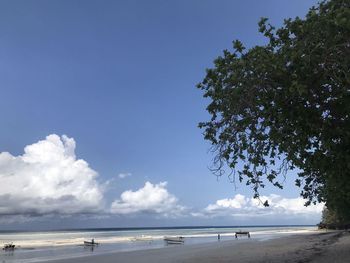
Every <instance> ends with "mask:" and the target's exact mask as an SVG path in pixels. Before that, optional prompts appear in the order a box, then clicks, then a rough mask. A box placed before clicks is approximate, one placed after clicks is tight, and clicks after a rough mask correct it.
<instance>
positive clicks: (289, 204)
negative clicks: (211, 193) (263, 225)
mask: <svg viewBox="0 0 350 263" xmlns="http://www.w3.org/2000/svg"><path fill="white" fill-rule="evenodd" d="M260 198H261V200H268V202H269V205H270V206H269V207H264V206H263V205H262V203H261V201H259V200H257V199H254V198H248V197H245V196H244V195H241V194H236V195H235V196H234V197H233V198H225V199H220V200H217V201H216V202H215V203H214V204H210V205H208V206H207V207H206V208H205V209H204V210H203V211H202V212H200V213H194V214H193V215H194V216H202V217H220V216H232V217H271V216H319V215H320V214H321V212H322V209H323V206H324V204H317V205H310V206H308V207H305V206H304V203H305V200H304V199H303V198H301V197H297V198H284V197H282V196H280V195H275V194H271V195H268V196H261V197H260Z"/></svg>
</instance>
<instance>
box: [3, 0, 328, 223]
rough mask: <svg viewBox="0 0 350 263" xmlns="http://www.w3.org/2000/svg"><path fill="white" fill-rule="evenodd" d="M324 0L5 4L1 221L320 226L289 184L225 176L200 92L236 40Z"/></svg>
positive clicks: (250, 38)
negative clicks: (256, 190) (205, 125)
mask: <svg viewBox="0 0 350 263" xmlns="http://www.w3.org/2000/svg"><path fill="white" fill-rule="evenodd" d="M315 4H316V1H314V0H294V1H289V0H268V1H259V0H244V1H243V0H236V1H225V0H220V1H208V0H191V1H188V0H186V1H185V0H179V1H164V0H150V1H121V0H120V1H109V0H105V1H97V0H94V1H91V0H84V1H77V0H69V1H68V0H60V1H58V0H51V1H40V0H36V1H34V0H31V1H24V0H23V1H17V0H15V1H12V0H11V1H10V0H1V1H0V92H1V93H0V94H1V95H0V120H1V129H0V227H1V228H2V229H52V228H55V229H58V228H76V227H132V226H134V227H144V226H183V225H187V226H190V225H266V224H315V223H318V222H319V220H320V214H321V211H322V204H319V205H317V206H312V207H308V208H305V207H304V206H303V203H304V201H303V200H302V199H301V198H300V197H299V192H300V189H298V188H297V187H295V186H294V179H295V174H294V173H293V172H290V173H289V174H288V176H287V178H286V181H285V183H284V189H283V190H279V189H276V188H274V187H271V186H268V187H267V188H266V189H264V190H263V191H262V195H263V197H264V198H265V199H268V200H270V203H271V206H270V207H269V208H262V207H261V205H260V204H259V202H257V201H256V200H252V198H251V197H252V194H253V192H252V189H251V188H249V187H247V186H245V185H240V184H236V185H235V184H232V183H231V182H230V180H229V179H228V178H227V177H226V176H224V177H222V178H216V177H215V176H214V175H213V174H212V173H211V171H210V170H209V167H210V166H211V164H212V158H213V155H212V154H211V153H210V152H209V149H210V144H209V143H208V142H206V141H205V140H204V138H203V135H202V131H201V130H200V129H199V128H198V127H197V125H198V122H200V121H206V120H208V119H209V115H208V113H207V112H206V110H205V108H206V105H207V104H208V101H207V100H206V99H204V98H203V97H202V93H201V91H200V90H198V89H197V88H196V84H197V83H199V82H200V81H201V80H202V79H203V78H204V76H205V69H206V68H210V67H212V66H213V60H214V59H215V58H216V57H217V56H219V55H221V54H222V51H223V50H224V49H231V48H232V41H233V40H235V39H240V40H241V41H242V42H243V43H244V44H245V45H246V46H247V47H252V46H254V45H258V44H264V43H266V39H264V38H263V37H262V36H261V35H260V34H259V32H258V27H257V23H258V21H259V19H260V17H268V18H269V19H270V21H271V23H272V24H274V25H276V26H280V25H282V23H283V19H284V18H288V17H292V18H294V17H296V16H300V17H303V16H304V15H305V14H306V12H307V10H308V9H309V8H310V7H311V6H312V5H315Z"/></svg>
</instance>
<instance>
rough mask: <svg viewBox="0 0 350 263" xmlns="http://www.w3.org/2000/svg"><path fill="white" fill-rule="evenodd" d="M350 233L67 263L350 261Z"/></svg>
mask: <svg viewBox="0 0 350 263" xmlns="http://www.w3.org/2000/svg"><path fill="white" fill-rule="evenodd" d="M349 248H350V233H349V232H344V231H329V232H326V231H325V232H315V233H308V234H299V235H291V236H287V237H281V238H277V239H272V240H267V241H256V240H249V239H246V240H244V241H239V242H237V241H224V242H216V243H207V244H196V245H188V246H181V245H180V246H169V247H166V248H162V249H150V250H140V251H133V252H118V253H110V254H104V255H96V256H89V257H80V258H74V259H65V260H56V261H49V262H51V263H68V262H77V263H80V262H100V263H112V262H129V263H133V262H135V263H136V262H189V263H190V262H201V263H202V262H276V263H277V262H298V263H303V262H321V263H323V262H333V263H337V262H350V249H349Z"/></svg>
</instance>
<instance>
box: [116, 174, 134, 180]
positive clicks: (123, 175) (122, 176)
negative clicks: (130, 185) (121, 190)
mask: <svg viewBox="0 0 350 263" xmlns="http://www.w3.org/2000/svg"><path fill="white" fill-rule="evenodd" d="M129 176H131V173H120V174H118V177H119V178H120V179H124V178H126V177H129Z"/></svg>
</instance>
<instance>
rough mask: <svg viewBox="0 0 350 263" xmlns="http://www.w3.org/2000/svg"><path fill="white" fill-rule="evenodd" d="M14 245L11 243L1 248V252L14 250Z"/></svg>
mask: <svg viewBox="0 0 350 263" xmlns="http://www.w3.org/2000/svg"><path fill="white" fill-rule="evenodd" d="M15 247H16V245H14V244H12V243H8V244H5V245H4V247H3V248H2V249H3V250H14V249H15Z"/></svg>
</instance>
